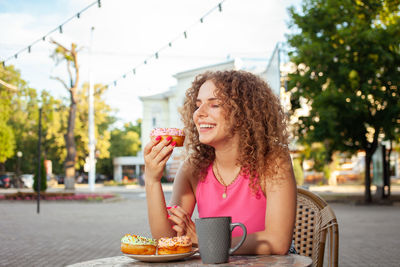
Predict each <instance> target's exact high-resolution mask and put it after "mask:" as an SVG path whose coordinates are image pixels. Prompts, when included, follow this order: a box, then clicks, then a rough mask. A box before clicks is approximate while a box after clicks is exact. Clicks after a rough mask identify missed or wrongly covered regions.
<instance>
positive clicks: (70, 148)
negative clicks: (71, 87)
mask: <svg viewBox="0 0 400 267" xmlns="http://www.w3.org/2000/svg"><path fill="white" fill-rule="evenodd" d="M75 117H76V102H75V100H74V97H73V96H72V95H71V105H70V108H69V114H68V129H67V134H66V135H65V136H64V138H65V144H66V149H67V157H66V158H65V179H64V186H65V189H71V190H72V189H75V158H76V144H75V134H74V130H75Z"/></svg>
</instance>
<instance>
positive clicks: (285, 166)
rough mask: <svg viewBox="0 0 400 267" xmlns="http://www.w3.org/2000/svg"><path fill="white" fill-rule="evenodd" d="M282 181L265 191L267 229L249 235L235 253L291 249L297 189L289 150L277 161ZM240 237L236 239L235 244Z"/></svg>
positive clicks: (272, 252) (265, 252)
mask: <svg viewBox="0 0 400 267" xmlns="http://www.w3.org/2000/svg"><path fill="white" fill-rule="evenodd" d="M277 164H278V166H279V178H278V179H279V181H273V182H272V185H271V183H269V184H268V185H267V188H266V190H265V192H266V198H267V205H266V206H267V207H266V214H265V230H264V231H261V232H257V233H253V234H249V235H248V236H247V238H246V241H245V242H244V243H243V245H242V246H241V247H240V248H239V249H238V250H237V251H236V253H235V254H278V255H281V254H286V253H287V252H288V250H289V248H290V244H291V242H292V236H293V227H294V223H295V219H296V199H297V188H296V181H295V179H294V173H293V168H292V162H291V159H290V156H289V153H285V154H284V155H282V156H281V157H280V158H279V159H278V160H277ZM240 239H241V237H235V238H233V242H232V243H233V245H236V244H237V243H238V242H239V241H240Z"/></svg>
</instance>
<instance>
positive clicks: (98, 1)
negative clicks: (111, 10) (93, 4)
mask: <svg viewBox="0 0 400 267" xmlns="http://www.w3.org/2000/svg"><path fill="white" fill-rule="evenodd" d="M97 6H98V7H99V8H100V7H101V1H100V0H97Z"/></svg>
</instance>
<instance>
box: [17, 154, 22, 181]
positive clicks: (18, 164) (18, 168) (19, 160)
mask: <svg viewBox="0 0 400 267" xmlns="http://www.w3.org/2000/svg"><path fill="white" fill-rule="evenodd" d="M17 158H18V161H17V187H18V188H20V187H21V183H20V181H21V158H22V152H21V151H18V152H17Z"/></svg>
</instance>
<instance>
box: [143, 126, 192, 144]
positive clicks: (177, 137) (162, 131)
mask: <svg viewBox="0 0 400 267" xmlns="http://www.w3.org/2000/svg"><path fill="white" fill-rule="evenodd" d="M157 136H161V140H163V139H165V138H167V137H168V136H171V137H172V140H171V142H173V141H175V142H176V145H175V146H183V142H184V141H185V133H184V132H183V130H181V129H178V128H154V129H153V130H152V131H151V133H150V137H151V138H156V137H157Z"/></svg>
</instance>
